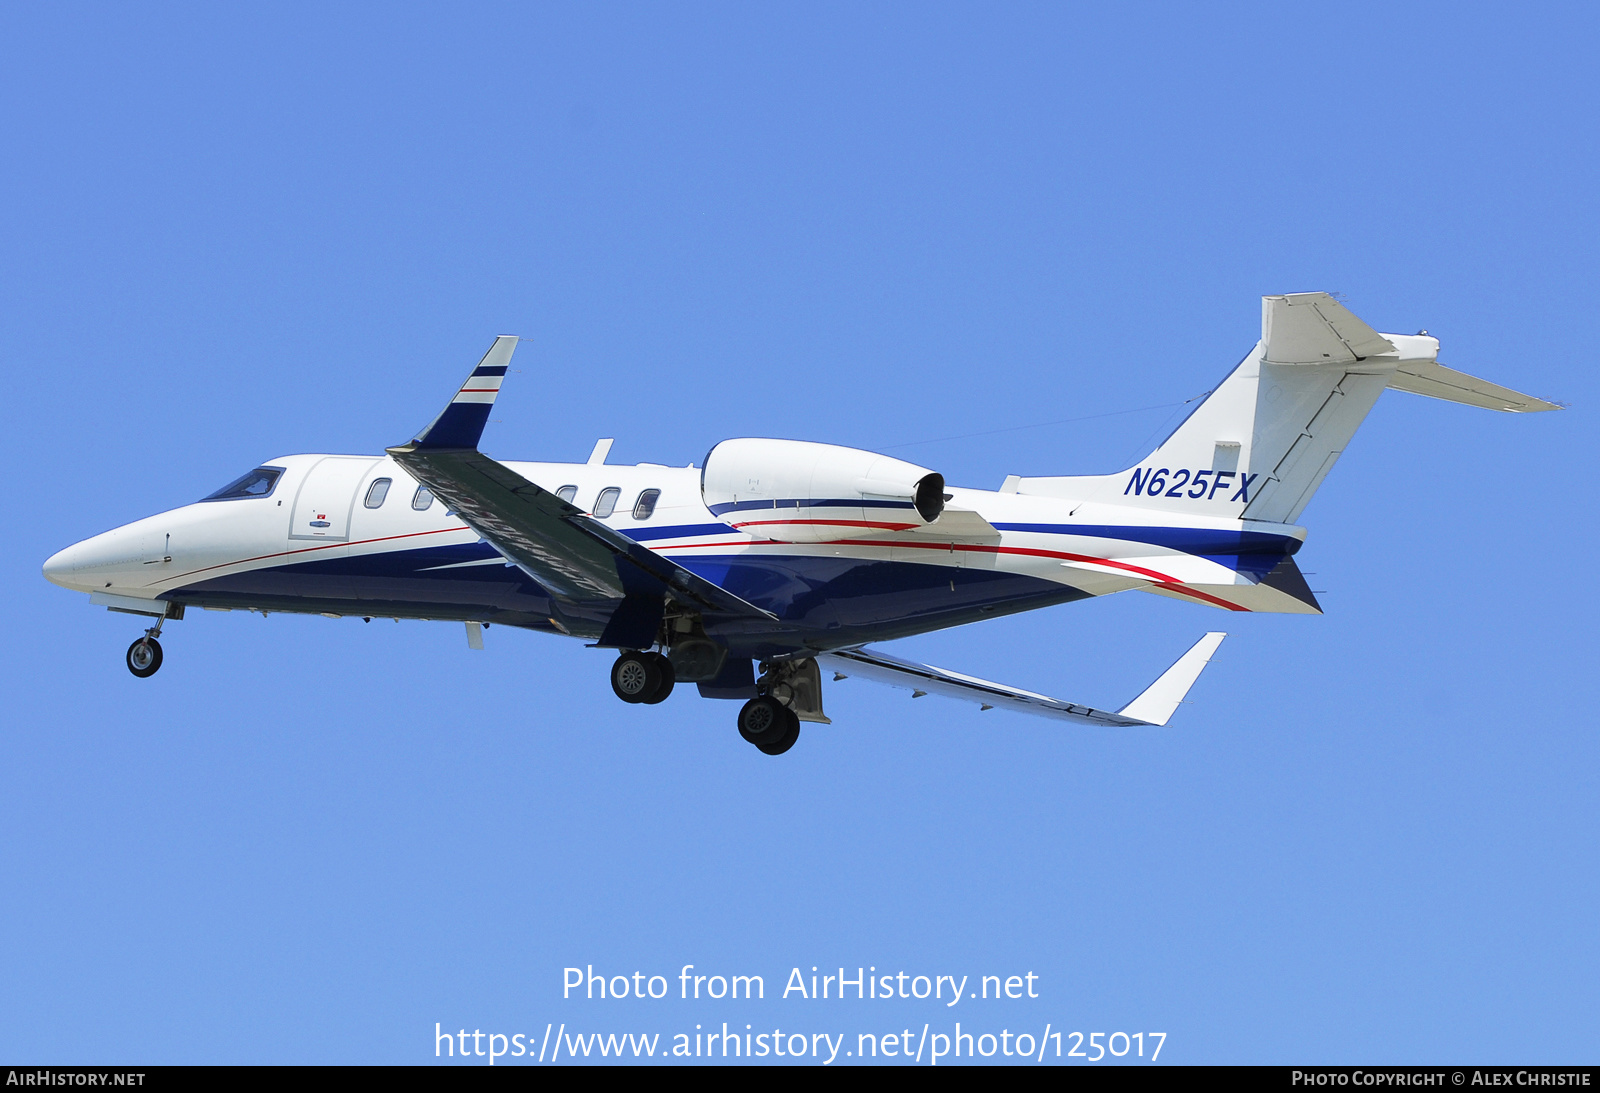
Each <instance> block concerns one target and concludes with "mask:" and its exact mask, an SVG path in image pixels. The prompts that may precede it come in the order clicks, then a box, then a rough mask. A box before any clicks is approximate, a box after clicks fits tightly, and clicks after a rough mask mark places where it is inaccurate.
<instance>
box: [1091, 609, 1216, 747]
mask: <svg viewBox="0 0 1600 1093" xmlns="http://www.w3.org/2000/svg"><path fill="white" fill-rule="evenodd" d="M1227 636H1228V635H1227V634H1223V633H1218V632H1216V631H1213V632H1212V633H1209V634H1207V635H1206V636H1205V637H1203V638H1201V639H1200V640H1199V641H1197V642H1195V643H1194V646H1193V647H1192V648H1191V649H1190V650H1189V651H1188V652H1187V653H1185V654H1183V656H1181V657H1179V658H1178V663H1176V664H1174V665H1173V666H1172V667H1170V668H1168V669H1167V670H1166V671H1165V672H1163V673H1161V678H1160V679H1158V680H1156V681H1155V682H1154V683H1152V684H1150V686H1148V687H1146V688H1145V690H1144V693H1143V694H1141V695H1140V696H1139V697H1138V698H1136V699H1134V700H1133V701H1132V702H1130V703H1128V704H1127V705H1126V706H1124V707H1122V709H1120V710H1118V711H1117V712H1118V713H1119V714H1121V715H1122V716H1123V717H1131V718H1133V719H1134V720H1136V721H1143V722H1144V723H1145V724H1147V725H1165V724H1166V723H1167V722H1168V721H1169V720H1170V719H1171V717H1172V715H1173V713H1174V711H1176V710H1177V708H1178V703H1180V702H1182V701H1183V696H1184V695H1186V694H1188V693H1189V688H1190V687H1193V686H1194V681H1195V680H1197V679H1199V678H1200V670H1201V669H1202V668H1204V667H1205V666H1206V662H1207V661H1209V660H1210V659H1211V654H1213V653H1215V652H1216V651H1217V646H1219V645H1221V644H1222V639H1223V638H1225V637H1227Z"/></svg>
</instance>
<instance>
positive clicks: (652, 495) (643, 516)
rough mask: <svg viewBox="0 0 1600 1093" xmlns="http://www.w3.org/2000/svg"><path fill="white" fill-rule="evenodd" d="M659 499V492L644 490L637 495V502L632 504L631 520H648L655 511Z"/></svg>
mask: <svg viewBox="0 0 1600 1093" xmlns="http://www.w3.org/2000/svg"><path fill="white" fill-rule="evenodd" d="M660 498H661V491H660V490H645V491H644V492H643V493H641V494H640V495H639V500H637V501H635V502H634V503H633V518H634V519H635V520H648V519H650V517H651V515H652V514H653V513H654V512H655V511H656V502H657V501H658V500H660Z"/></svg>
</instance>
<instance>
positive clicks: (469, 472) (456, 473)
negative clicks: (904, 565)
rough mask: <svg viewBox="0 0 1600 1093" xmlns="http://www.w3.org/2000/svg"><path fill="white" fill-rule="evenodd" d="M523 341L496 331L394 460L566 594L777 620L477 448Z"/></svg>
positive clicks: (588, 601) (565, 597)
mask: <svg viewBox="0 0 1600 1093" xmlns="http://www.w3.org/2000/svg"><path fill="white" fill-rule="evenodd" d="M515 345H516V339H515V338H497V339H496V340H495V343H494V346H493V348H491V349H490V350H489V353H488V355H487V356H485V357H484V359H483V362H482V363H480V364H479V365H478V367H477V368H475V369H474V370H473V372H472V374H471V375H470V376H469V377H468V378H467V382H466V383H464V384H463V385H462V387H461V389H460V391H458V392H457V394H456V396H455V398H454V399H452V400H451V402H450V403H449V404H448V405H447V406H446V407H445V409H444V411H443V412H442V413H440V415H439V416H438V417H437V418H435V419H434V421H433V423H432V424H430V425H429V426H428V427H427V428H426V429H424V430H423V431H422V432H421V434H419V435H418V436H417V437H416V439H414V440H412V441H411V443H409V444H404V445H401V446H399V447H395V448H390V449H389V454H390V455H391V456H393V457H394V459H395V461H396V462H397V463H399V464H400V465H401V466H402V467H404V468H405V469H406V470H407V471H408V472H410V474H411V475H412V476H413V477H415V478H416V479H417V481H419V482H421V483H422V484H423V485H425V486H427V487H428V488H429V489H430V490H432V491H433V492H434V494H435V495H436V496H438V497H439V498H441V499H442V500H443V501H444V502H445V504H447V505H449V506H450V508H451V510H452V511H454V512H455V513H456V514H457V515H458V516H460V517H461V519H462V520H463V521H464V522H465V523H466V525H467V526H468V527H470V528H471V529H472V530H473V531H475V532H477V533H478V534H479V535H481V536H482V537H483V538H484V539H485V540H486V541H487V542H488V543H489V544H490V545H491V546H493V547H494V548H495V549H496V550H498V551H499V552H500V553H501V554H503V555H505V557H506V558H508V559H510V560H511V561H512V562H513V563H515V564H516V565H517V566H518V567H520V568H521V569H522V570H523V571H524V572H525V573H527V574H528V575H529V576H531V577H532V578H533V579H534V580H536V581H538V582H539V583H540V584H541V585H542V586H544V588H545V589H547V590H548V591H549V592H550V593H551V595H552V596H554V597H555V598H556V599H557V600H558V601H564V602H565V603H567V604H570V605H579V604H582V605H590V606H593V605H596V604H600V605H603V604H606V603H608V602H616V603H621V602H622V601H625V600H628V599H630V598H633V599H639V600H645V601H648V600H654V601H655V603H656V604H658V605H659V603H660V602H661V599H662V597H671V598H672V599H675V600H678V601H680V602H683V603H686V604H689V605H691V606H693V607H694V608H695V609H697V610H702V611H710V612H713V613H716V614H722V615H736V616H742V617H746V618H758V619H766V620H774V619H775V616H774V615H772V614H771V613H770V612H768V611H763V610H762V609H761V608H759V607H756V606H755V605H754V604H751V603H748V602H746V601H745V600H743V599H741V598H739V597H738V596H735V595H733V594H732V593H731V592H727V591H725V590H724V589H722V588H720V587H719V586H717V585H715V584H713V583H712V582H710V581H708V580H706V579H705V578H703V577H700V576H697V575H696V574H694V573H691V572H690V571H689V570H687V569H684V568H683V567H682V566H680V565H678V564H677V563H676V562H673V561H671V560H669V559H667V558H665V557H663V556H662V555H660V554H657V553H656V552H655V551H653V550H651V549H649V548H648V547H646V546H644V545H642V544H640V543H636V542H634V541H633V540H632V539H629V538H628V537H627V536H626V535H623V534H621V533H620V532H617V531H614V530H612V529H611V528H609V527H607V526H606V525H605V524H602V523H601V522H600V521H598V520H595V519H593V518H592V517H590V516H588V515H586V514H585V513H584V512H583V510H582V509H580V508H578V507H577V506H575V505H571V504H568V503H567V502H566V501H563V500H562V499H561V498H559V497H557V496H556V495H555V494H553V493H550V492H549V491H547V490H544V489H541V488H540V487H538V486H537V485H535V484H534V483H532V482H529V481H528V480H527V479H526V478H523V477H522V476H521V475H520V474H518V473H517V472H516V471H514V470H512V469H511V468H509V467H507V466H505V465H504V464H502V463H497V462H496V461H495V460H493V459H490V458H489V457H488V456H486V455H484V454H483V453H482V452H480V451H478V450H477V446H478V441H479V439H480V438H481V437H482V435H483V427H484V424H485V423H486V422H487V421H488V418H489V409H490V407H491V406H492V405H493V404H494V400H495V397H496V395H497V394H498V393H499V389H500V382H501V379H502V378H503V377H504V375H505V372H506V368H507V365H508V363H509V361H510V359H511V352H512V350H513V349H514V348H515ZM648 629H649V630H650V632H651V633H653V626H651V627H648ZM635 630H636V631H637V630H638V628H635ZM633 636H635V637H636V636H637V633H635V634H634V635H633ZM602 640H604V639H602ZM630 644H637V642H631V643H630Z"/></svg>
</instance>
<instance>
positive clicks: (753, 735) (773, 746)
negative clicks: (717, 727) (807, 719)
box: [739, 695, 800, 755]
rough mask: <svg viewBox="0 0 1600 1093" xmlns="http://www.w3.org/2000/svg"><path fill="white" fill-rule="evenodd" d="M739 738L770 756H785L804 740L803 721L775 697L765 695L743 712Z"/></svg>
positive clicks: (747, 703)
mask: <svg viewBox="0 0 1600 1093" xmlns="http://www.w3.org/2000/svg"><path fill="white" fill-rule="evenodd" d="M739 735H740V736H742V737H744V738H745V739H746V740H748V741H749V742H750V743H752V744H754V745H755V746H756V747H758V748H760V749H761V750H762V751H763V752H765V753H766V754H768V755H782V754H783V753H784V752H786V751H788V750H789V749H790V748H792V747H794V742H795V741H796V740H798V739H800V718H799V717H797V716H796V715H795V712H794V711H793V710H791V709H790V708H789V707H787V706H785V705H784V704H783V703H782V702H779V701H778V700H777V699H776V698H773V697H772V696H771V695H761V696H760V697H758V698H752V699H751V700H750V701H749V702H746V703H745V704H744V709H742V710H740V711H739Z"/></svg>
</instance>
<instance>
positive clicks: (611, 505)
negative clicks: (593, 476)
mask: <svg viewBox="0 0 1600 1093" xmlns="http://www.w3.org/2000/svg"><path fill="white" fill-rule="evenodd" d="M621 496H622V491H621V490H619V489H618V488H617V487H615V486H607V487H606V488H605V489H603V490H601V491H600V496H599V497H597V498H595V502H594V515H595V518H596V519H599V520H604V519H605V518H606V517H607V516H610V515H611V514H612V513H613V512H615V511H616V509H617V498H619V497H621Z"/></svg>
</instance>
